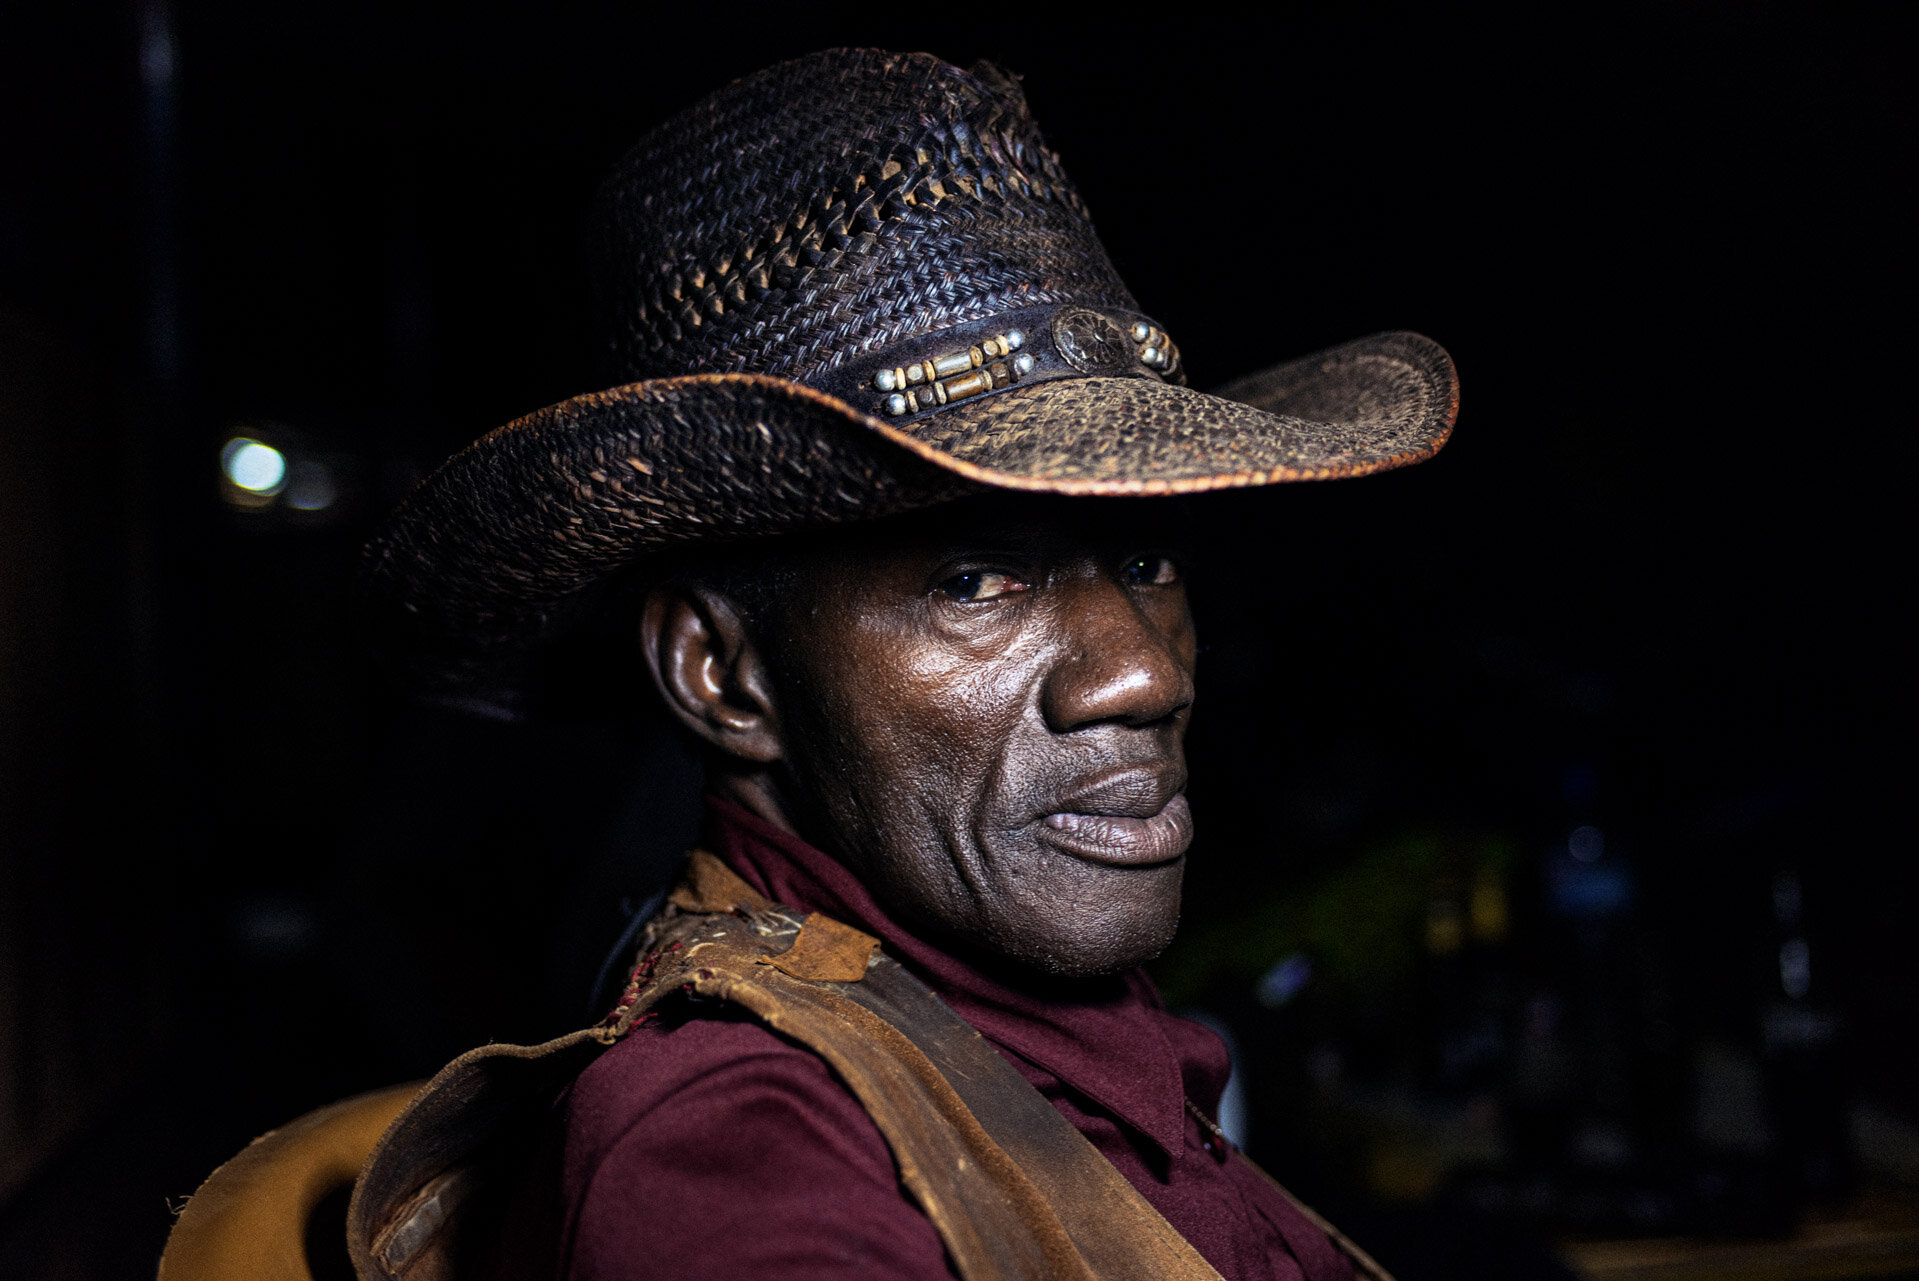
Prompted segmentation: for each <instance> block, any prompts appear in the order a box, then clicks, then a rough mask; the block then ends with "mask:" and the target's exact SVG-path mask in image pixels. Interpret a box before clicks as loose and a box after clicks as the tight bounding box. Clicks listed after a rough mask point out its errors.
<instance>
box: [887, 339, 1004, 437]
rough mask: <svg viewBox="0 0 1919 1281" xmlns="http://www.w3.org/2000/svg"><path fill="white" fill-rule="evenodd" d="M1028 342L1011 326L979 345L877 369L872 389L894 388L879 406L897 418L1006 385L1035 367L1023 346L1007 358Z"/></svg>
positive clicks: (890, 415) (888, 390) (890, 389)
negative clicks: (1017, 353) (907, 363)
mask: <svg viewBox="0 0 1919 1281" xmlns="http://www.w3.org/2000/svg"><path fill="white" fill-rule="evenodd" d="M1025 345H1026V335H1025V334H1023V333H1021V332H1020V331H1019V330H1017V329H1012V330H1008V331H1007V332H1006V333H1003V334H999V335H997V336H996V337H992V338H985V339H982V340H981V341H980V343H979V344H978V345H977V346H973V347H966V348H962V349H961V350H959V351H954V352H948V353H947V354H945V355H943V356H935V357H932V358H931V359H929V360H920V361H915V362H914V363H913V364H910V365H896V366H894V367H893V368H890V369H882V370H879V371H878V372H877V373H875V374H874V375H873V388H874V390H875V391H882V392H890V393H892V394H890V395H888V396H887V397H886V398H885V399H883V400H881V401H880V404H879V407H880V411H881V412H882V413H884V414H886V415H887V416H889V417H892V418H898V417H900V416H901V415H903V414H910V413H917V412H918V411H920V410H922V409H933V408H936V407H937V406H940V405H945V404H949V403H951V402H952V401H955V400H964V399H965V398H967V397H968V396H978V395H982V394H983V393H985V392H989V391H992V390H993V389H994V388H997V387H1004V386H1006V384H1007V383H1009V382H1012V381H1013V380H1014V379H1016V378H1023V377H1025V376H1026V375H1027V374H1030V373H1032V372H1033V358H1032V357H1031V356H1029V355H1027V354H1025V353H1023V352H1022V353H1021V354H1020V355H1019V356H1017V357H1015V358H1014V359H1013V360H1011V361H1010V362H1009V361H1007V360H1006V359H1005V357H1007V356H1011V355H1012V354H1013V353H1014V352H1016V351H1019V349H1020V348H1021V347H1024V346H1025Z"/></svg>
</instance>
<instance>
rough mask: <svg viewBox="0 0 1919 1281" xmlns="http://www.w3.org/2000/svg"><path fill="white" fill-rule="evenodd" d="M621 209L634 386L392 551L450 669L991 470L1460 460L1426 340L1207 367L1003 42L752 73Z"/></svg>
mask: <svg viewBox="0 0 1919 1281" xmlns="http://www.w3.org/2000/svg"><path fill="white" fill-rule="evenodd" d="M602 212H603V220H602V221H603V243H602V245H601V248H602V250H603V261H602V263H601V265H600V273H601V284H602V285H603V286H604V287H605V294H606V301H607V305H608V311H609V315H608V317H607V319H608V320H609V321H610V354H611V356H612V358H613V361H614V367H615V369H616V371H617V373H618V376H619V377H620V378H621V379H622V382H621V384H620V385H619V386H615V387H612V388H610V389H609V390H606V391H599V392H594V393H592V394H590V395H584V396H579V397H576V398H574V399H572V400H568V401H565V402H563V403H561V404H558V405H554V406H552V407H550V408H547V409H543V410H540V411H539V412H537V413H534V414H529V415H528V416H526V417H524V418H521V419H519V420H517V421H515V422H512V423H509V424H507V425H506V426H504V427H501V428H499V429H498V430H496V431H494V432H492V433H491V434H489V435H487V436H485V437H483V438H482V439H480V440H479V441H477V442H475V443H474V444H473V445H471V446H469V447H468V448H466V449H465V450H463V451H462V452H461V453H459V454H458V455H456V456H455V457H454V458H452V459H451V460H450V461H448V462H447V463H446V464H445V465H444V466H442V467H441V468H440V469H439V470H438V471H436V472H434V473H433V474H432V475H431V476H430V477H428V478H427V480H426V481H425V482H424V483H423V484H421V486H420V487H419V489H418V490H417V491H416V492H415V493H414V494H413V495H412V496H411V497H410V498H409V499H408V500H407V501H406V503H405V504H404V505H403V506H402V507H401V508H400V509H399V510H398V512H397V513H395V514H394V515H393V516H392V517H391V518H390V520H389V521H388V522H387V524H386V525H385V527H384V528H383V529H382V531H381V532H380V533H379V534H378V536H377V537H376V538H375V539H374V540H373V542H372V543H371V544H370V545H369V547H368V550H367V560H366V579H367V584H368V587H369V588H370V591H371V594H372V598H373V599H374V601H375V602H376V603H377V605H378V608H379V612H380V613H381V614H382V615H384V616H385V617H386V618H387V619H388V621H389V622H390V623H392V622H397V623H399V624H400V625H401V626H402V627H403V629H404V632H405V634H406V636H407V637H408V638H409V640H408V644H410V645H412V646H413V647H414V648H415V649H416V650H417V651H419V652H425V651H427V650H433V651H435V652H437V653H439V654H440V655H441V658H440V659H438V660H436V663H437V666H436V667H435V668H434V670H435V671H437V672H439V673H441V675H440V676H439V677H436V679H449V680H450V679H454V678H453V677H449V676H446V675H445V673H447V672H450V671H456V670H459V669H464V670H466V671H467V672H468V673H469V674H470V673H471V672H472V671H475V670H478V669H479V668H480V667H483V666H484V663H485V659H486V656H487V655H489V654H491V655H495V656H498V655H500V654H506V653H513V652H517V651H522V650H525V649H527V648H529V647H530V646H531V645H532V644H533V643H534V642H535V641H537V640H538V639H539V638H540V637H541V636H542V635H544V634H546V633H548V632H550V631H551V630H552V629H553V628H554V627H555V626H556V624H557V623H558V622H559V621H560V620H561V619H562V618H563V617H564V616H565V615H566V614H567V611H568V602H569V601H573V600H576V599H578V598H579V597H580V596H581V595H582V594H583V592H584V591H585V589H588V588H591V587H592V586H593V585H595V584H596V583H602V582H604V581H606V580H607V579H609V578H610V577H612V576H614V575H616V574H617V573H618V572H619V571H621V570H622V569H624V568H626V567H628V566H631V565H633V564H634V563H636V562H640V561H644V560H647V559H649V558H651V557H653V556H654V555H656V554H657V553H658V552H660V551H662V550H665V549H669V548H672V547H675V546H684V545H688V544H692V543H695V542H713V541H715V540H724V539H745V538H752V537H759V536H765V535H769V534H776V533H782V532H790V531H796V530H800V529H804V528H808V527H814V526H819V525H823V524H830V523H838V522H846V521H859V520H868V519H873V518H876V517H880V516H884V515H888V514H892V513H897V512H902V511H906V510H909V509H913V508H917V507H923V506H927V505H929V504H934V503H940V502H946V501H950V500H953V499H956V498H961V497H964V496H966V495H969V494H975V493H981V492H986V491H992V490H1024V491H1029V492H1033V493H1042V494H1064V495H1109V496H1119V495H1145V494H1176V493H1194V492H1198V491H1204V490H1215V489H1227V488H1235V487H1242V486H1254V485H1271V484H1277V483H1283V482H1287V481H1299V480H1321V479H1331V478H1336V477H1344V476H1359V475H1364V474H1367V473H1369V472H1376V471H1383V470H1386V469H1388V468H1393V467H1400V466H1404V465H1406V464H1408V463H1414V462H1418V461H1420V460H1421V459H1424V458H1427V457H1430V456H1431V455H1432V454H1433V453H1435V452H1436V451H1437V450H1438V449H1439V448H1440V446H1441V445H1443V444H1444V443H1445V440H1446V437H1447V434H1448V433H1449V432H1450V430H1451V428H1452V423H1453V419H1454V415H1455V412H1456V409H1457V403H1458V394H1457V381H1456V377H1455V374H1454V371H1453V365H1452V361H1451V360H1450V359H1449V358H1448V357H1447V355H1446V353H1445V352H1444V351H1443V350H1442V349H1441V348H1440V347H1439V346H1438V345H1437V344H1435V343H1433V342H1432V341H1431V340H1429V339H1427V338H1423V337H1421V336H1419V335H1417V334H1411V333H1385V334H1377V335H1374V336H1372V337H1369V338H1361V339H1359V340H1357V341H1354V342H1349V343H1346V344H1344V345H1343V346H1339V347H1333V348H1330V349H1328V350H1326V351H1322V352H1319V353H1316V354H1314V355H1310V356H1306V357H1303V358H1300V359H1296V360H1291V361H1288V362H1286V363H1284V364H1280V365H1276V366H1274V367H1272V368H1270V369H1266V370H1263V371H1261V372H1258V373H1254V374H1250V375H1248V376H1246V377H1243V378H1240V379H1238V380H1236V381H1234V382H1232V383H1229V384H1228V385H1226V386H1224V387H1222V388H1219V389H1218V390H1217V391H1216V392H1214V393H1212V394H1207V393H1203V392H1198V391H1194V390H1191V389H1189V388H1188V387H1186V386H1185V374H1184V370H1183V368H1182V365H1181V361H1180V354H1179V348H1178V346H1177V345H1176V344H1175V343H1174V341H1173V339H1172V337H1171V336H1170V335H1169V334H1168V333H1167V331H1166V329H1165V328H1164V327H1163V326H1161V325H1160V324H1159V323H1158V322H1157V321H1156V320H1154V319H1153V318H1152V317H1150V316H1147V315H1144V314H1142V313H1141V312H1140V310H1139V305H1138V304H1137V303H1136V302H1135V301H1134V299H1133V296H1132V294H1131V293H1129V292H1128V291H1127V288H1126V286H1125V284H1123V283H1122V282H1121V281H1120V279H1119V276H1118V275H1117V274H1116V273H1115V272H1114V270H1113V266H1112V264H1111V263H1110V262H1109V261H1108V260H1107V256H1106V251H1105V249H1104V248H1102V247H1101V245H1100V242H1099V240H1098V238H1097V237H1096V236H1095V234H1094V231H1093V225H1092V221H1091V219H1090V217H1089V216H1088V213H1087V209H1086V205H1085V203H1084V202H1083V201H1082V200H1081V198H1080V195H1079V193H1078V191H1077V190H1076V189H1075V188H1074V186H1073V184H1072V182H1071V181H1070V180H1069V179H1068V178H1067V176H1066V174H1065V172H1064V171H1063V170H1062V169H1061V167H1060V162H1059V159H1058V157H1057V156H1056V155H1055V154H1054V153H1053V151H1052V150H1051V149H1050V148H1049V147H1048V146H1047V145H1046V143H1045V142H1044V141H1043V140H1042V138H1041V137H1040V133H1039V130H1038V128H1037V126H1036V125H1035V124H1034V122H1033V119H1032V116H1031V114H1030V113H1029V112H1028V109H1027V105H1026V100H1025V97H1024V95H1023V94H1022V93H1021V91H1020V88H1019V85H1018V83H1017V81H1015V80H1014V79H1013V78H1012V77H1011V76H1009V75H1008V74H1007V73H1006V72H1004V71H1002V70H1000V69H999V68H997V67H995V66H992V65H991V64H986V63H981V64H979V65H977V66H975V67H973V68H972V69H970V70H962V69H961V68H959V67H955V66H952V65H950V64H947V63H944V62H942V61H940V60H939V59H937V58H935V57H932V56H931V55H928V54H895V53H885V52H880V51H875V50H863V49H836V50H829V51H827V52H823V53H818V54H814V55H811V56H809V57H805V58H800V59H798V60H796V61H793V62H788V63H784V64H782V65H780V66H776V67H773V68H770V69H768V70H766V71H762V72H760V73H758V74H755V75H752V76H748V77H746V78H745V79H743V80H739V81H736V82H735V83H733V84H731V85H728V86H727V87H726V88H724V89H721V90H720V91H719V92H717V93H715V94H713V95H712V96H711V97H709V98H707V99H706V100H705V101H703V102H701V103H699V104H698V105H696V106H694V107H692V108H691V109H689V110H687V111H686V112H684V113H682V114H681V115H679V116H677V117H675V118H674V119H672V120H670V121H668V122H667V123H666V124H664V125H662V126H660V127H659V128H658V129H656V130H655V131H654V132H653V133H652V134H651V135H649V136H648V137H647V138H646V139H645V140H643V141H642V142H641V143H640V144H639V145H638V146H637V147H636V148H634V150H633V151H632V152H631V153H630V154H629V155H628V156H627V157H626V158H625V160H624V161H623V162H622V163H621V164H620V166H619V167H618V169H617V170H616V171H615V173H614V175H613V176H612V177H611V178H610V179H609V180H608V182H607V185H606V187H605V190H604V193H603V211H602ZM455 651H457V652H458V654H459V655H460V656H461V657H458V658H449V657H447V656H448V655H449V654H453V653H454V652H455Z"/></svg>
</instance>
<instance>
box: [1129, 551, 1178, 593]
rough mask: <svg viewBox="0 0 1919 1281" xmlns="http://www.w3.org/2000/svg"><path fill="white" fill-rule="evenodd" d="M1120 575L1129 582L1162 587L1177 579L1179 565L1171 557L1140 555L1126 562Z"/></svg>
mask: <svg viewBox="0 0 1919 1281" xmlns="http://www.w3.org/2000/svg"><path fill="white" fill-rule="evenodd" d="M1120 577H1121V578H1124V579H1125V580H1126V581H1127V582H1129V583H1137V584H1140V585H1143V586H1151V587H1164V586H1166V585H1167V584H1169V583H1176V582H1178V581H1179V566H1177V565H1175V564H1174V563H1173V561H1172V558H1171V557H1167V556H1140V557H1137V558H1135V559H1134V560H1132V561H1130V562H1128V563H1127V566H1126V568H1125V569H1123V570H1121V571H1120Z"/></svg>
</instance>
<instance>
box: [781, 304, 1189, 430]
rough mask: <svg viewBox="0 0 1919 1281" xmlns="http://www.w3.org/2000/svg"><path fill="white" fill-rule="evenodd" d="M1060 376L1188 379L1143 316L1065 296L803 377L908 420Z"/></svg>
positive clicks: (873, 410)
mask: <svg viewBox="0 0 1919 1281" xmlns="http://www.w3.org/2000/svg"><path fill="white" fill-rule="evenodd" d="M1055 378H1156V379H1160V380H1162V381H1166V382H1180V383H1183V382H1185V381H1186V379H1185V371H1184V370H1182V369H1181V368H1180V363H1179V349H1178V348H1177V347H1175V346H1174V345H1173V341H1172V339H1170V338H1168V337H1167V336H1166V331H1165V330H1163V329H1161V328H1160V327H1159V326H1158V325H1156V324H1154V323H1153V322H1152V321H1151V320H1150V319H1148V318H1147V317H1145V316H1142V315H1140V314H1139V313H1138V312H1131V311H1119V310H1115V309H1112V308H1107V307H1084V306H1081V305H1079V304H1077V303H1066V304H1053V305H1050V306H1044V307H1021V308H1019V309H1017V310H1015V311H1007V312H1001V313H1000V314H999V315H997V316H991V317H988V318H987V319H985V320H974V321H968V322H967V323H966V324H963V325H954V326H953V327H951V328H950V329H940V330H936V331H934V332H933V333H929V334H920V335H917V336H916V337H913V338H910V339H907V340H906V341H904V342H898V343H894V344H892V345H891V346H888V347H883V348H881V349H880V350H878V351H875V352H869V353H867V354H865V355H863V356H860V357H859V358H857V359H855V360H850V361H847V362H846V363H845V364H843V365H839V366H837V367H835V368H833V369H830V370H827V371H826V372H824V373H822V374H820V375H818V376H817V377H813V378H809V379H807V380H806V382H807V384H808V385H809V386H812V387H814V388H816V389H818V390H820V391H823V392H826V393H828V394H829V395H832V396H837V397H838V398H839V399H841V400H844V401H846V402H847V403H849V404H851V405H853V406H855V407H856V408H859V409H861V410H864V411H866V412H867V413H870V414H873V415H874V416H876V417H879V418H884V419H890V420H893V421H896V422H903V423H910V422H911V421H912V420H914V419H916V418H920V417H923V416H925V415H928V414H934V413H938V412H939V411H940V410H941V409H943V408H945V407H946V406H948V405H951V404H953V403H955V402H957V401H969V400H974V399H977V398H978V397H981V396H990V395H992V394H994V393H995V392H1000V391H1005V390H1006V389H1008V388H1010V387H1025V386H1029V385H1031V384H1033V383H1038V382H1047V381H1050V380H1052V379H1055Z"/></svg>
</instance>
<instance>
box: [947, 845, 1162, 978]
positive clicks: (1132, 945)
mask: <svg viewBox="0 0 1919 1281" xmlns="http://www.w3.org/2000/svg"><path fill="white" fill-rule="evenodd" d="M1184 870H1185V869H1184V867H1183V860H1182V861H1181V862H1180V863H1176V864H1173V865H1170V866H1167V867H1163V868H1156V869H1153V873H1149V874H1148V876H1149V877H1150V878H1151V879H1161V878H1168V879H1172V880H1173V882H1174V883H1173V885H1172V887H1171V892H1170V893H1163V894H1159V895H1153V896H1151V897H1150V899H1149V900H1148V901H1145V902H1141V901H1137V900H1136V901H1132V902H1127V903H1124V904H1107V905H1102V907H1101V908H1098V909H1087V908H1084V907H1075V906H1074V905H1073V901H1072V900H1070V899H1060V900H1055V901H1053V902H1051V903H1049V904H1047V905H1046V906H1045V909H1044V910H1039V911H1035V910H1033V907H1034V906H1036V905H1030V904H1028V905H1022V906H1025V907H1027V910H1026V911H1022V912H1019V913H1017V914H1016V915H1015V914H1010V913H1009V914H1007V916H1005V917H1002V919H1001V920H1000V921H999V922H996V925H997V926H998V928H996V929H994V930H993V931H992V932H991V935H990V937H989V938H987V939H983V940H980V941H981V942H982V943H983V944H984V945H985V946H986V947H987V948H989V949H990V950H991V951H993V952H996V953H998V954H999V955H1000V956H1001V957H1003V958H1005V959H1006V960H1007V961H1010V962H1012V963H1013V964H1015V965H1017V966H1020V967H1021V968H1024V969H1029V970H1034V971H1037V972H1039V973H1041V974H1044V975H1046V976H1048V977H1051V978H1059V979H1090V978H1099V977H1102V976H1105V975H1110V974H1119V973H1122V972H1123V971H1126V970H1130V969H1133V968H1134V967H1135V966H1139V965H1143V964H1145V963H1146V962H1147V961H1150V960H1152V959H1153V958H1154V957H1156V956H1158V955H1159V954H1160V953H1161V952H1164V951H1165V950H1166V948H1167V945H1168V944H1170V943H1171V942H1172V941H1173V935H1174V934H1175V933H1176V932H1177V931H1178V928H1179V897H1180V896H1179V888H1178V880H1179V878H1180V877H1181V876H1182V874H1183V873H1184ZM1154 873H1156V874H1157V875H1154ZM1009 918H1010V919H1009Z"/></svg>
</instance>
